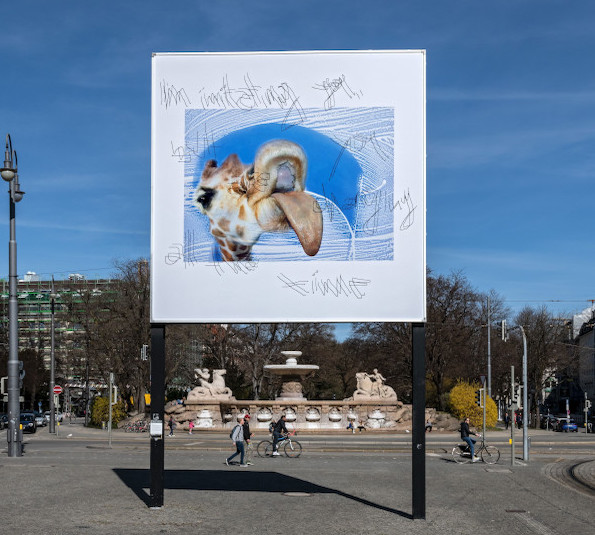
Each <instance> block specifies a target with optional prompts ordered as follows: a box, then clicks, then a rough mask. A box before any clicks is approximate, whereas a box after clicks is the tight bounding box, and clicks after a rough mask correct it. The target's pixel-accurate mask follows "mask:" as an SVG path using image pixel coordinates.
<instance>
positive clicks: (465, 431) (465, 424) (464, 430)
mask: <svg viewBox="0 0 595 535" xmlns="http://www.w3.org/2000/svg"><path fill="white" fill-rule="evenodd" d="M469 435H474V436H478V435H477V433H474V432H473V431H471V430H470V429H469V417H467V418H465V419H464V420H463V421H462V422H461V438H462V439H463V440H464V441H465V442H466V443H467V444H468V446H469V449H470V450H471V462H473V463H475V462H477V461H479V457H475V440H473V439H472V438H471V437H470V436H469Z"/></svg>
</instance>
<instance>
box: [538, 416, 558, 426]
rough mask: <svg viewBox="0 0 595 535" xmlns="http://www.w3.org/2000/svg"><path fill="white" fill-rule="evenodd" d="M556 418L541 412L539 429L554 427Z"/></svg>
mask: <svg viewBox="0 0 595 535" xmlns="http://www.w3.org/2000/svg"><path fill="white" fill-rule="evenodd" d="M557 420H558V418H556V417H555V416H554V415H552V414H542V415H541V421H540V422H539V426H540V427H541V429H554V428H555V426H556V425H557Z"/></svg>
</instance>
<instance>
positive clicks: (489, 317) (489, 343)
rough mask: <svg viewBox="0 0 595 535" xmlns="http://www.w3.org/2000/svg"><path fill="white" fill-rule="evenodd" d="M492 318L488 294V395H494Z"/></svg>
mask: <svg viewBox="0 0 595 535" xmlns="http://www.w3.org/2000/svg"><path fill="white" fill-rule="evenodd" d="M491 327H492V318H491V314H490V296H488V396H490V397H492V348H491Z"/></svg>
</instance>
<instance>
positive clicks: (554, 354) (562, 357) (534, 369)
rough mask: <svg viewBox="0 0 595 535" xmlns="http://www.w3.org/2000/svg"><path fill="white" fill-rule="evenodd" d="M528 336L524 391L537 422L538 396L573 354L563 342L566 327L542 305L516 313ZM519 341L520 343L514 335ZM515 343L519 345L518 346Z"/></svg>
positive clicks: (569, 361)
mask: <svg viewBox="0 0 595 535" xmlns="http://www.w3.org/2000/svg"><path fill="white" fill-rule="evenodd" d="M515 322H516V323H517V325H522V326H523V328H524V330H525V335H526V337H527V381H528V383H529V384H528V385H527V387H528V390H527V394H528V397H529V399H530V405H531V409H532V412H534V414H535V420H534V421H535V423H538V422H539V400H540V399H541V396H542V391H543V389H544V388H545V387H546V386H547V385H546V381H547V379H548V378H549V376H550V374H551V373H552V372H553V371H555V370H562V369H564V368H566V367H568V366H569V365H570V363H571V361H572V358H573V352H572V351H569V350H568V349H567V347H566V346H565V344H564V343H563V342H565V341H567V340H568V327H567V326H566V324H565V322H563V321H559V320H558V319H556V318H555V317H554V316H553V315H552V314H551V313H550V312H549V311H548V310H547V308H546V307H545V306H542V307H540V308H531V307H525V308H523V309H522V310H521V311H520V312H519V313H518V314H517V316H516V319H515ZM516 338H517V340H518V343H519V344H520V343H521V340H520V337H519V336H518V335H517V337H516ZM517 347H518V346H517Z"/></svg>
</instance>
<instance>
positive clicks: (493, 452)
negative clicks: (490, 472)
mask: <svg viewBox="0 0 595 535" xmlns="http://www.w3.org/2000/svg"><path fill="white" fill-rule="evenodd" d="M499 459H500V450H499V449H498V448H497V447H496V446H485V447H483V448H482V449H481V460H482V461H483V462H484V463H486V464H496V463H497V462H498V460H499Z"/></svg>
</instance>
